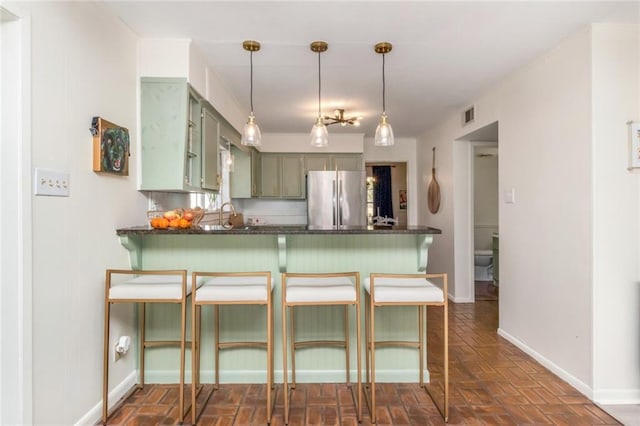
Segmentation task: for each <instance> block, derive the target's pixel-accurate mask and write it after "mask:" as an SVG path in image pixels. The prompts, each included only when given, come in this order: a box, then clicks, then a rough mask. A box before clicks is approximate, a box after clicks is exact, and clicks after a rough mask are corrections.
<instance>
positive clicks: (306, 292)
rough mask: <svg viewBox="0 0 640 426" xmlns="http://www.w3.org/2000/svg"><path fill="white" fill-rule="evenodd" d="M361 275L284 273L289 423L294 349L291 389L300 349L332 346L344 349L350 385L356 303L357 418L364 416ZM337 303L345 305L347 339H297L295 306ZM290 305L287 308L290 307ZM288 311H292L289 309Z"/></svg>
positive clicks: (284, 364)
mask: <svg viewBox="0 0 640 426" xmlns="http://www.w3.org/2000/svg"><path fill="white" fill-rule="evenodd" d="M359 288H360V274H359V273H358V272H338V273H287V272H285V273H283V274H282V355H283V357H282V369H283V376H284V385H283V386H284V423H285V424H288V423H289V397H290V395H289V391H290V389H289V383H288V369H287V352H288V350H289V349H290V351H291V389H295V387H296V356H295V351H296V349H299V348H303V347H305V348H308V347H314V346H333V347H340V348H344V349H345V364H346V365H345V370H346V382H347V385H349V386H350V381H351V380H350V373H349V372H350V367H349V357H350V355H349V344H350V339H349V311H348V308H349V306H352V305H353V306H355V311H356V312H355V317H356V353H357V357H356V360H357V375H358V380H357V382H358V383H357V389H356V392H357V397H356V398H357V402H356V404H357V417H358V421H360V420H361V419H362V378H361V377H362V375H361V371H362V366H361V361H360V358H361V355H360V346H361V335H360V291H359ZM323 305H327V306H330V305H337V306H343V307H344V313H343V318H344V340H307V341H296V336H295V326H294V317H295V316H294V308H295V307H300V306H323ZM287 308H288V309H287ZM287 311H289V312H287ZM287 324H288V325H289V332H290V335H291V345H290V347H289V348H288V347H287Z"/></svg>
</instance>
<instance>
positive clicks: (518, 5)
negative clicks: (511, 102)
mask: <svg viewBox="0 0 640 426" xmlns="http://www.w3.org/2000/svg"><path fill="white" fill-rule="evenodd" d="M103 1H105V5H106V6H107V7H108V8H110V9H111V10H112V11H113V12H114V13H115V14H116V15H118V16H119V17H120V18H121V19H122V21H123V22H125V23H126V24H127V25H128V26H129V27H130V28H131V29H132V30H133V31H134V32H135V33H137V34H138V35H139V36H140V37H144V38H189V39H192V41H193V43H194V45H195V46H196V47H197V48H198V50H199V51H200V52H201V53H202V54H203V55H204V57H205V58H206V61H207V63H208V65H209V67H210V68H211V69H212V70H213V72H214V73H215V74H216V75H217V76H218V77H219V78H220V79H221V81H222V82H223V84H224V85H225V86H226V87H227V88H228V89H229V91H230V92H231V93H232V94H233V95H234V96H235V97H236V98H237V101H238V104H239V106H240V108H241V109H242V110H246V111H247V114H248V112H249V53H248V52H247V51H245V50H243V48H242V42H243V41H244V40H247V39H253V40H257V41H259V42H260V43H261V44H262V48H261V50H260V51H259V52H256V53H254V55H253V63H254V92H253V95H254V110H255V115H256V121H257V122H258V124H259V125H260V128H261V129H262V132H263V133H264V132H309V131H310V130H311V127H312V126H313V124H314V119H315V117H316V116H317V109H318V59H317V55H318V54H317V53H313V52H311V51H310V49H309V44H310V42H312V41H315V40H324V41H326V42H328V43H329V49H328V50H327V51H326V52H325V53H322V57H321V61H322V113H323V114H325V115H333V110H334V109H336V108H342V109H345V115H346V116H351V115H358V116H362V117H363V120H362V125H361V126H360V127H358V128H350V127H349V126H348V127H340V126H330V127H329V133H330V134H331V133H332V132H341V133H342V132H357V133H365V134H366V136H373V133H374V132H375V127H376V125H377V121H378V118H379V116H380V113H381V111H382V57H381V55H378V54H376V53H375V52H374V48H373V47H374V45H375V44H376V43H377V42H380V41H389V42H391V43H393V50H392V51H391V52H390V53H388V54H387V55H386V57H385V61H386V71H385V74H386V110H387V114H388V116H389V122H390V123H391V124H392V126H393V129H394V133H395V135H396V137H416V136H418V135H420V134H421V133H423V132H424V131H425V130H426V129H427V128H428V127H429V126H430V125H433V124H434V123H436V122H438V121H439V120H440V119H442V118H443V117H445V116H446V115H447V114H450V113H451V112H460V113H461V112H462V110H463V109H465V108H466V107H468V106H469V105H468V104H469V102H471V101H472V100H473V99H474V98H476V97H477V96H479V95H481V94H482V93H483V92H485V91H487V90H489V89H490V88H491V87H492V86H493V85H494V84H496V83H497V82H498V81H500V80H501V79H502V78H503V77H504V76H506V75H507V74H509V73H511V72H513V71H514V70H516V69H518V68H520V67H522V66H524V65H525V64H527V63H528V62H530V61H531V60H533V59H534V58H536V57H537V56H539V55H541V54H542V53H543V52H545V51H547V50H549V49H550V48H552V47H553V46H555V45H556V44H557V43H558V42H559V41H560V40H562V39H563V38H564V37H566V36H568V35H569V34H571V33H573V32H575V31H576V30H578V29H580V28H581V27H584V26H585V25H587V24H588V23H591V22H618V21H625V22H640V3H638V2H615V1H605V2H593V1H588V2H577V1H567V2H553V1H542V2H540V1H533V2H526V1H500V2H479V1H470V2H431V1H418V2H415V1H414V2H408V1H393V2H390V1H387V2H384V1H326V0H325V1H322V2H308V1H290V2H285V1H257V2H248V1H227V2H221V1H194V2H187V1H180V2H177V1H173V2H171V1H112V0H103Z"/></svg>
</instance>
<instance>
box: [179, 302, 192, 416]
mask: <svg viewBox="0 0 640 426" xmlns="http://www.w3.org/2000/svg"><path fill="white" fill-rule="evenodd" d="M186 335H187V301H186V300H185V298H183V299H182V303H181V308H180V402H179V404H178V405H179V407H180V411H179V412H180V421H182V420H184V414H185V413H184V369H185V352H186V351H187V348H186V343H185V337H186ZM193 340H194V339H193V338H192V339H191V341H192V342H193Z"/></svg>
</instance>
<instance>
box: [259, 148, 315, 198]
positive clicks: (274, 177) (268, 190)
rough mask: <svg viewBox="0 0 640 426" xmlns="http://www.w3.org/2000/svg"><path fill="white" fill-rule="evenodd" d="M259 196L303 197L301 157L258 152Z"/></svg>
mask: <svg viewBox="0 0 640 426" xmlns="http://www.w3.org/2000/svg"><path fill="white" fill-rule="evenodd" d="M259 188H260V194H259V196H260V197H267V198H304V173H303V157H302V156H301V155H299V154H270V153H266V154H265V153H262V154H260V182H259Z"/></svg>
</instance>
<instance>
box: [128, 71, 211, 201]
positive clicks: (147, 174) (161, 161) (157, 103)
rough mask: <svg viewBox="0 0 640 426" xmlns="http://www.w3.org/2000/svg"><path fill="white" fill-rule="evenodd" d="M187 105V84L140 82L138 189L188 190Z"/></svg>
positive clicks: (143, 80) (145, 80)
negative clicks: (139, 180)
mask: <svg viewBox="0 0 640 426" xmlns="http://www.w3.org/2000/svg"><path fill="white" fill-rule="evenodd" d="M189 105H190V103H189V92H188V86H187V82H186V80H184V79H160V78H145V79H142V81H141V86H140V125H141V126H140V127H141V129H140V130H141V137H142V143H141V165H142V171H141V182H140V189H143V190H160V191H162V190H166V191H176V190H183V189H185V187H187V188H188V186H189V185H188V181H189V177H188V174H187V170H186V169H185V166H186V159H185V156H186V151H187V147H186V143H187V140H188V137H189V134H190V131H191V130H190V127H189ZM198 126H199V123H198ZM196 130H197V129H196ZM185 178H186V179H185ZM185 180H186V181H187V183H185Z"/></svg>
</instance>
